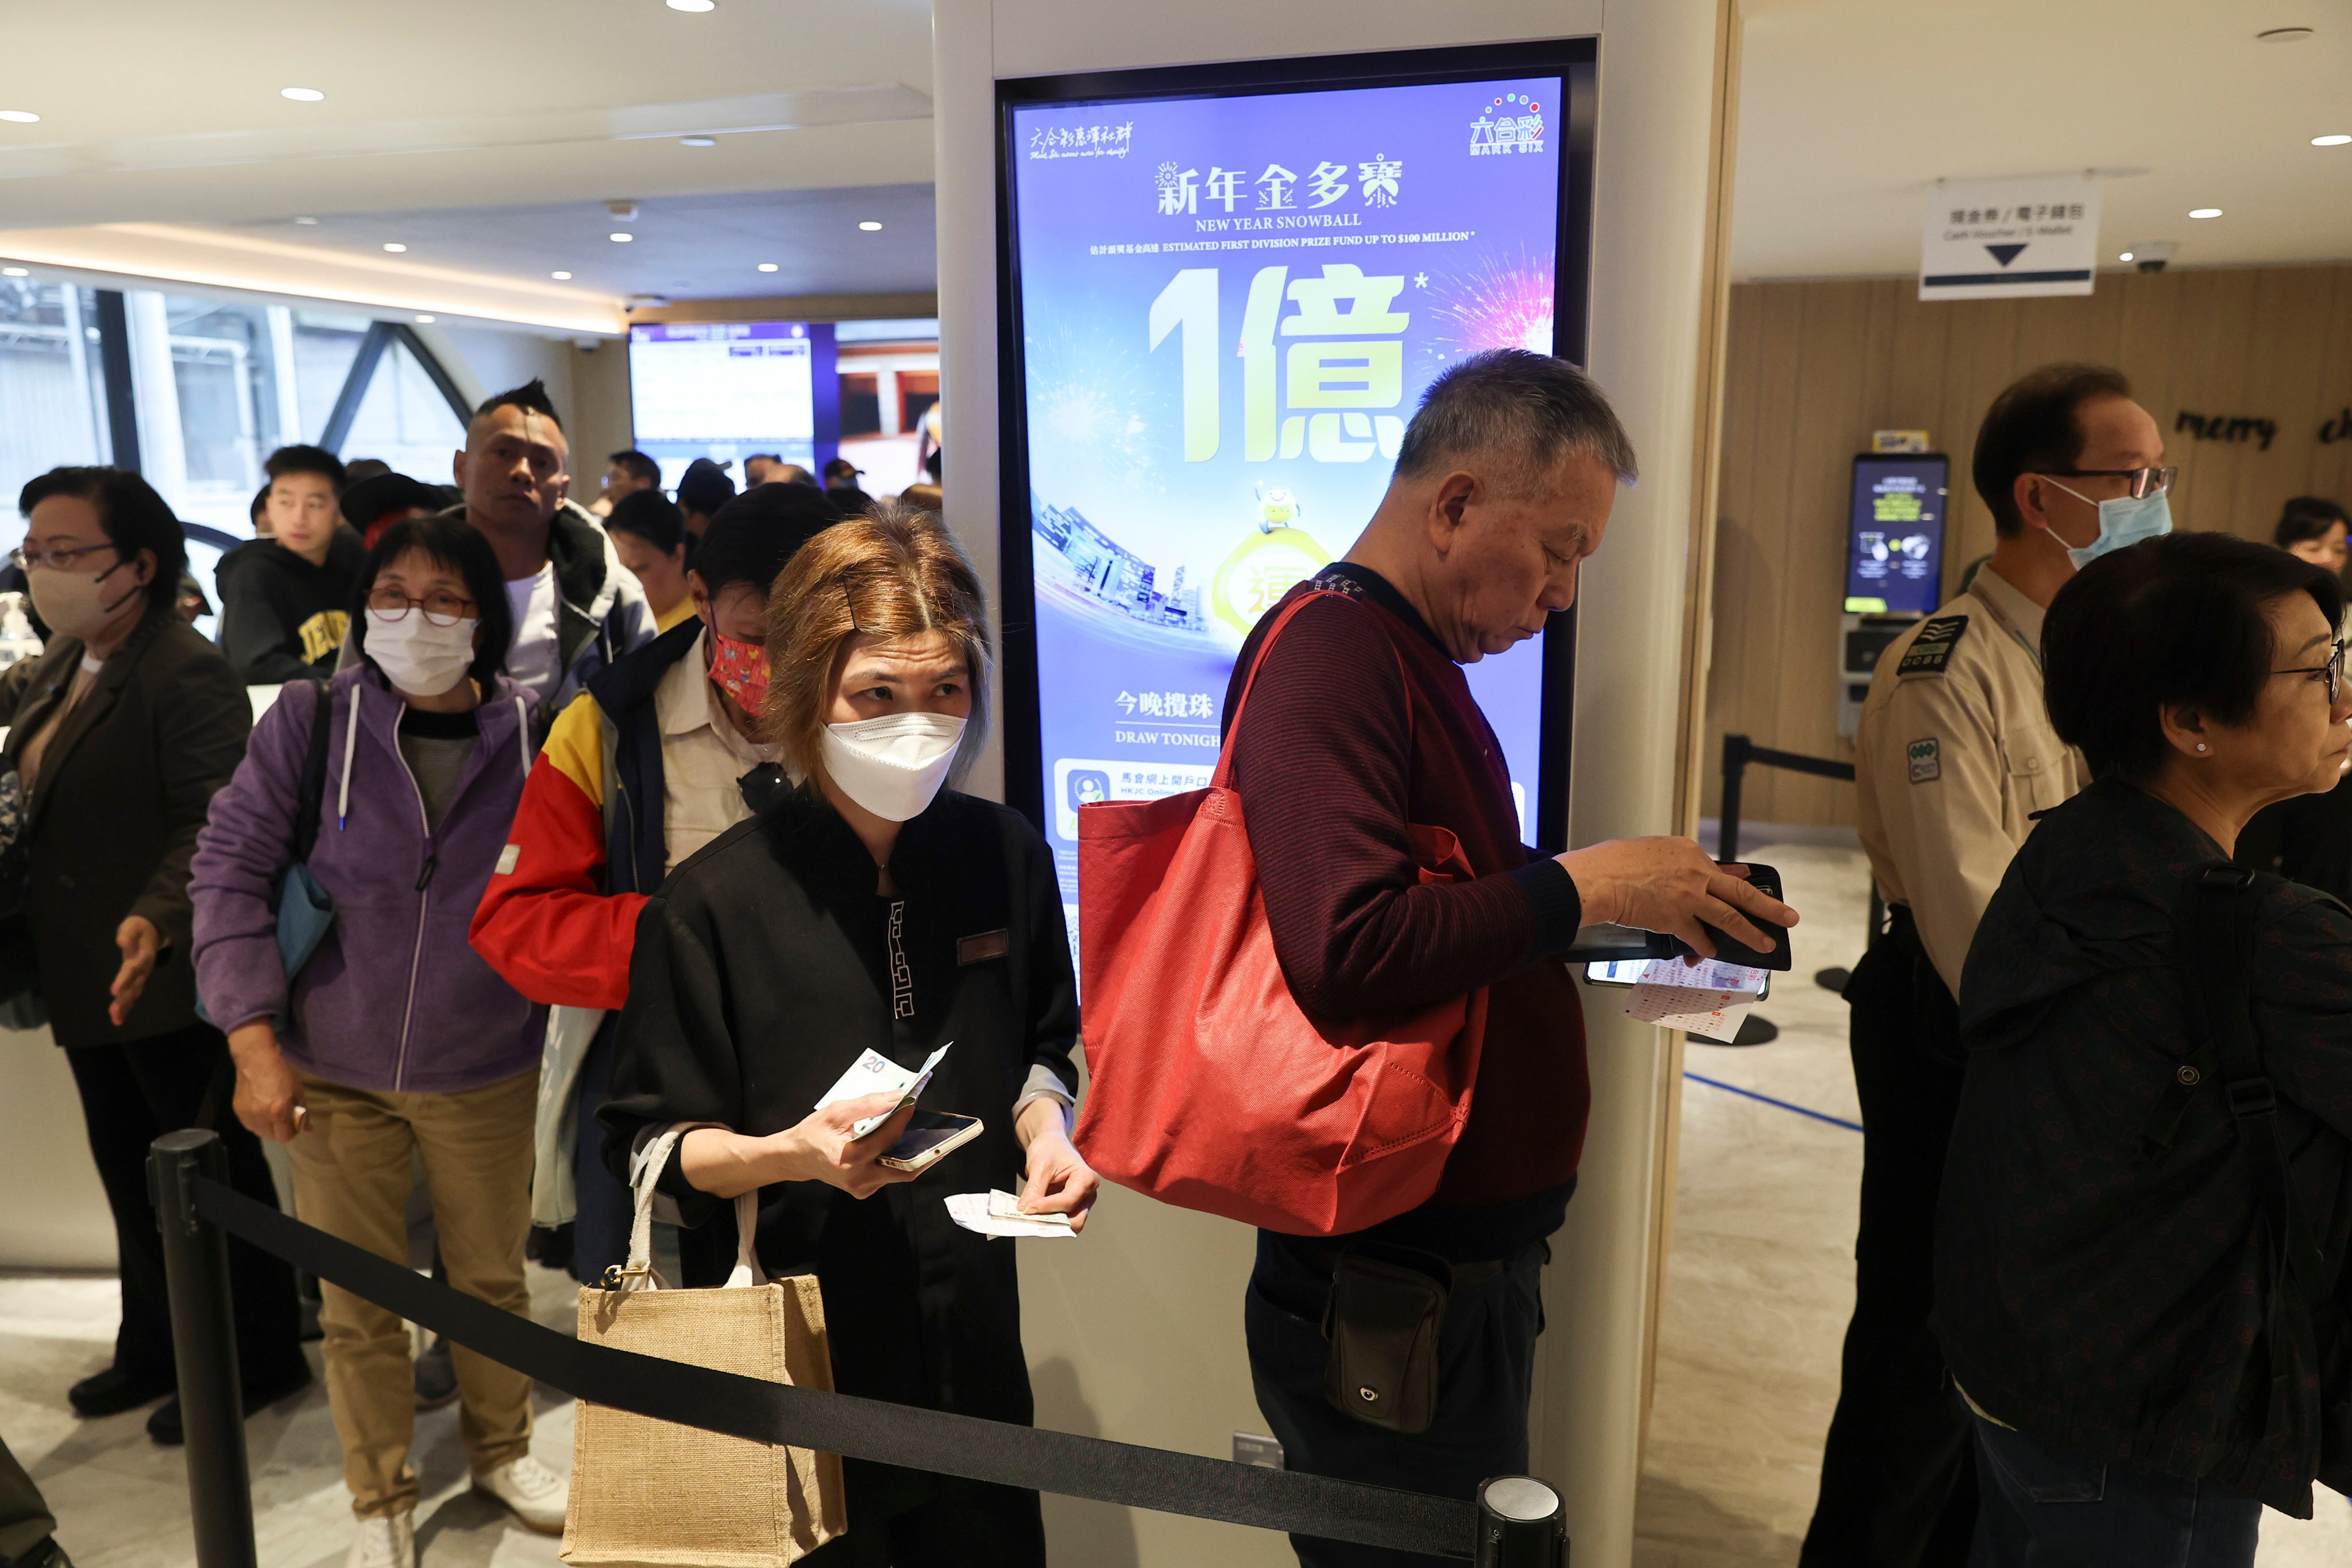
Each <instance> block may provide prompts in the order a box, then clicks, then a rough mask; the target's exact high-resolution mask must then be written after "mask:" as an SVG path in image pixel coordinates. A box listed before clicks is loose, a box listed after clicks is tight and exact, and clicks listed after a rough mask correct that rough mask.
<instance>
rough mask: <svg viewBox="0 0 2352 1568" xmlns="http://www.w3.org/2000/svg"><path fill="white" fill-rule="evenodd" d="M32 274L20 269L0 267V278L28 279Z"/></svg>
mask: <svg viewBox="0 0 2352 1568" xmlns="http://www.w3.org/2000/svg"><path fill="white" fill-rule="evenodd" d="M31 276H32V273H31V272H30V271H29V270H27V269H26V268H22V267H0V278H30V277H31Z"/></svg>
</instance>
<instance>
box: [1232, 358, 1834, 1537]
mask: <svg viewBox="0 0 2352 1568" xmlns="http://www.w3.org/2000/svg"><path fill="white" fill-rule="evenodd" d="M1633 476H1634V458H1633V444H1632V443H1631V442H1630V441H1629V440H1628V439H1627V438H1626V436H1625V432H1624V429H1623V427H1622V426H1621V425H1619V423H1618V421H1617V416H1616V415H1615V414H1614V413H1613V412H1612V410H1611V409H1610V407H1609V404H1608V401H1607V399H1606V398H1604V397H1603V396H1602V395H1601V391H1600V389H1599V388H1598V387H1597V386H1595V385H1594V384H1593V383H1592V382H1591V379H1590V378H1588V377H1587V376H1586V375H1585V374H1583V373H1582V372H1581V371H1580V370H1578V369H1577V368H1576V367H1575V366H1573V365H1571V364H1570V363H1567V362H1566V361H1564V360H1557V359H1551V358H1548V357H1546V356H1543V355H1539V354H1532V353H1524V352H1521V351H1517V350H1500V351H1496V352H1495V353H1487V354H1483V355H1480V356H1478V357H1477V358H1475V359H1472V360H1469V361H1466V362H1465V363H1463V364H1460V365H1458V366H1456V367H1454V369H1453V370H1451V371H1449V372H1447V373H1446V374H1444V376H1441V377H1440V378H1439V379H1438V380H1437V381H1436V382H1435V383H1434V384H1433V385H1432V386H1431V387H1430V389H1429V391H1428V393H1427V395H1425V396H1424V397H1423V401H1422V405H1421V408H1420V411H1419V412H1418V413H1417V414H1416V415H1415V416H1414V418H1413V421H1412V426H1411V427H1410V428H1408V429H1407V430H1406V432H1405V437H1404V443H1403V446H1402V448H1401V449H1400V450H1399V452H1398V455H1397V464H1396V472H1395V475H1394V477H1393V478H1392V479H1391V481H1390V484H1389V489H1388V493H1387V495H1386V496H1385V497H1384V498H1383V499H1382V500H1381V505H1380V508H1379V510H1377V511H1376V512H1374V514H1373V516H1372V521H1371V522H1370V526H1368V527H1367V528H1366V529H1365V530H1364V532H1363V535H1362V537H1361V538H1360V539H1358V540H1357V541H1356V543H1355V545H1354V547H1353V548H1351V549H1350V550H1349V552H1348V553H1347V555H1346V556H1345V557H1344V558H1343V559H1342V560H1340V561H1339V562H1338V563H1334V564H1333V565H1331V566H1329V567H1328V568H1326V569H1325V570H1324V571H1323V572H1321V573H1319V574H1317V575H1316V576H1315V577H1313V578H1310V579H1309V580H1308V581H1307V582H1305V583H1302V584H1299V585H1298V586H1297V588H1294V589H1292V590H1291V593H1290V595H1286V597H1285V598H1284V600H1283V601H1282V604H1278V605H1275V606H1274V607H1273V608H1272V609H1269V610H1268V611H1267V612H1266V615H1265V617H1264V618H1263V619H1262V620H1261V621H1260V622H1259V623H1258V626H1257V630H1256V631H1255V632H1254V633H1252V634H1251V637H1250V638H1249V641H1248V642H1247V643H1246V644H1245V645H1244V647H1243V649H1242V655H1241V658H1239V659H1238V660H1237V661H1236V662H1235V664H1234V684H1233V686H1232V687H1231V688H1230V689H1229V690H1228V691H1227V694H1226V699H1225V711H1226V712H1228V713H1231V712H1233V711H1234V710H1235V709H1236V708H1237V707H1239V706H1240V697H1241V683H1242V681H1243V680H1244V679H1245V678H1246V675H1247V672H1248V670H1249V668H1250V665H1251V663H1252V661H1253V660H1254V659H1255V657H1256V653H1257V648H1258V644H1259V642H1260V641H1261V639H1262V638H1263V637H1264V636H1265V630H1266V628H1267V627H1268V626H1271V625H1272V624H1273V622H1274V620H1275V617H1276V616H1277V615H1278V614H1279V613H1280V612H1281V609H1282V607H1283V605H1287V604H1288V603H1289V602H1290V601H1291V599H1293V598H1296V597H1297V596H1299V595H1307V594H1320V595H1323V596H1322V597H1320V598H1318V599H1317V600H1316V601H1315V602H1314V603H1312V604H1310V605H1307V606H1306V607H1305V608H1304V609H1302V610H1300V611H1299V613H1298V615H1297V616H1296V617H1294V618H1293V619H1292V621H1291V622H1290V624H1289V626H1287V627H1286V628H1285V630H1284V632H1283V634H1282V637H1280V639H1279V640H1278V641H1276V644H1275V646H1274V649H1273V651H1272V653H1271V654H1269V655H1268V657H1267V658H1266V662H1265V668H1264V669H1262V670H1261V671H1260V672H1259V674H1258V678H1257V685H1256V687H1255V689H1254V690H1252V692H1251V693H1250V699H1249V711H1248V716H1247V720H1246V721H1245V722H1244V724H1243V725H1242V726H1241V728H1240V729H1239V730H1238V731H1236V732H1235V733H1234V735H1233V737H1232V746H1233V783H1234V788H1236V789H1237V790H1239V791H1240V793H1241V797H1242V805H1243V816H1244V820H1245V821H1246V823H1247V824H1248V831H1249V839H1250V848H1251V850H1252V851H1253V853H1254V854H1255V856H1256V858H1257V868H1258V877H1259V880H1260V884H1261V886H1262V888H1263V890H1264V894H1265V914H1266V923H1267V924H1268V926H1269V927H1270V928H1271V929H1272V932H1273V937H1274V943H1275V950H1276V954H1277V955H1278V956H1279V957H1280V959H1281V961H1282V969H1283V974H1284V976H1285V978H1286V979H1287V980H1288V981H1289V983H1290V989H1291V993H1292V994H1293V995H1294V996H1295V997H1297V1001H1298V1004H1299V1005H1300V1006H1301V1007H1303V1008H1304V1009H1306V1011H1307V1013H1308V1014H1310V1015H1311V1016H1314V1017H1316V1018H1317V1019H1318V1020H1321V1021H1324V1022H1327V1023H1339V1022H1343V1021H1347V1020H1351V1019H1357V1018H1363V1017H1377V1016H1384V1015H1394V1014H1397V1013H1401V1012H1406V1011H1411V1010H1417V1009H1420V1008H1423V1007H1427V1006H1429V1005H1433V1004H1434V1003H1437V1002H1439V1001H1441V1000H1443V999H1444V998H1447V997H1450V996H1456V995H1460V994H1463V993H1465V992H1468V991H1472V990H1475V989H1476V988H1478V987H1480V986H1485V987H1486V988H1487V996H1488V1010H1487V1016H1486V1037H1485V1045H1484V1048H1483V1051H1482V1054H1481V1056H1480V1058H1479V1064H1478V1079H1477V1084H1476V1087H1475V1092H1474V1094H1473V1096H1472V1100H1471V1108H1470V1118H1469V1121H1468V1123H1467V1124H1466V1125H1465V1127H1464V1129H1463V1131H1462V1136H1461V1139H1460V1141H1459V1142H1457V1143H1456V1144H1455V1146H1454V1151H1453V1152H1452V1154H1451V1155H1450V1157H1449V1158H1448V1159H1447V1161H1446V1164H1445V1172H1444V1177H1443V1178H1442V1179H1441V1181H1440V1182H1439V1184H1438V1188H1437V1192H1436V1194H1435V1195H1434V1196H1433V1198H1432V1199H1431V1200H1430V1201H1429V1202H1428V1203H1426V1204H1424V1205H1422V1206H1421V1207H1420V1208H1417V1209H1414V1210H1412V1212H1410V1213H1408V1214H1403V1215H1398V1216H1397V1217H1396V1218H1394V1219H1391V1220H1388V1221H1384V1222H1383V1223H1381V1224H1380V1225H1378V1226H1373V1227H1372V1228H1370V1230H1366V1231H1362V1232H1359V1233H1357V1234H1356V1235H1353V1236H1345V1237H1332V1238H1328V1239H1307V1238H1302V1237H1290V1236H1281V1235H1277V1234H1276V1233H1274V1232H1271V1231H1261V1232H1259V1233H1258V1252H1257V1267H1256V1268H1255V1271H1254V1272H1253V1274H1252V1276H1251V1279H1250V1290H1249V1298H1248V1303H1247V1331H1248V1340H1249V1354H1250V1370H1251V1374H1252V1378H1253V1381H1254V1382H1255V1386H1256V1393H1257V1400H1258V1407H1259V1408H1260V1409H1261V1410H1262V1411H1264V1412H1265V1417H1266V1420H1267V1421H1268V1423H1270V1424H1271V1425H1272V1426H1273V1428H1274V1432H1275V1436H1277V1437H1278V1438H1280V1439H1281V1442H1282V1446H1283V1454H1284V1458H1285V1461H1286V1464H1287V1465H1288V1467H1289V1468H1292V1469H1296V1470H1307V1471H1311V1472H1314V1473H1316V1474H1318V1475H1329V1476H1340V1477H1345V1478H1347V1479H1353V1480H1361V1481H1371V1482H1376V1483H1380V1484H1382V1485H1387V1486H1393V1487H1402V1488H1406V1489H1412V1490H1416V1491H1424V1492H1438V1493H1446V1494H1451V1495H1454V1496H1458V1497H1465V1498H1466V1497H1468V1496H1470V1495H1471V1493H1472V1491H1473V1489H1475V1487H1476V1486H1477V1484H1478V1482H1479V1481H1481V1480H1483V1479H1486V1478H1487V1477H1489V1476H1496V1475H1505V1474H1514V1473H1517V1472H1521V1471H1524V1470H1525V1469H1526V1468H1527V1465H1528V1394H1529V1390H1530V1378H1531V1374H1532V1372H1533V1368H1534V1361H1535V1342H1536V1335H1537V1333H1538V1331H1539V1330H1540V1328H1541V1326H1542V1322H1543V1309H1542V1305H1541V1300H1540V1285H1541V1270H1542V1267H1543V1263H1544V1260H1545V1259H1546V1258H1548V1257H1549V1246H1548V1244H1547V1242H1546V1239H1545V1238H1546V1237H1549V1236H1550V1234H1551V1233H1552V1232H1553V1231H1554V1230H1556V1229H1558V1228H1559V1225H1560V1222H1561V1220H1562V1219H1563V1218H1565V1217H1566V1214H1567V1209H1568V1200H1569V1194H1570V1193H1571V1192H1572V1191H1574V1189H1575V1186H1576V1169H1577V1161H1578V1157H1579V1156H1580V1153H1581V1152H1582V1151H1583V1145H1584V1125H1585V1119H1586V1115H1587V1112H1588V1111H1589V1110H1590V1108H1591V1087H1590V1084H1589V1083H1588V1081H1587V1079H1586V1076H1585V1061H1584V1023H1583V1015H1582V1012H1581V1010H1580V1002H1579V998H1578V996H1577V991H1576V984H1575V983H1574V982H1573V981H1572V980H1570V978H1569V975H1568V972H1567V969H1566V968H1565V966H1564V965H1562V964H1561V963H1559V962H1558V961H1557V956H1558V954H1559V953H1560V952H1564V951H1566V950H1567V948H1568V947H1569V946H1570V943H1572V942H1574V941H1575V938H1576V932H1577V930H1578V928H1579V927H1580V926H1584V925H1593V924H1599V923H1601V922H1602V921H1617V922H1620V923H1622V924H1627V925H1633V926H1639V927H1643V928H1644V929H1647V930H1651V931H1671V932H1673V933H1675V935H1678V936H1680V937H1682V938H1683V939H1684V940H1685V941H1686V942H1689V943H1690V944H1691V945H1692V946H1693V947H1695V948H1697V949H1698V950H1699V951H1701V952H1713V951H1714V949H1713V945H1712V943H1710V942H1708V940H1707V938H1706V933H1705V932H1704V931H1701V930H1700V929H1699V927H1700V922H1701V921H1704V922H1706V924H1709V925H1712V926H1715V927H1717V929H1719V930H1722V931H1726V932H1727V933H1729V934H1730V935H1731V936H1733V937H1734V938H1735V939H1737V940H1738V941H1741V942H1748V943H1750V944H1752V945H1755V946H1759V947H1763V946H1769V945H1770V943H1769V942H1768V941H1767V940H1766V939H1765V937H1764V936H1763V934H1762V933H1761V932H1759V931H1757V930H1756V928H1755V927H1754V926H1752V925H1751V924H1749V922H1748V920H1747V919H1746V918H1745V917H1744V916H1743V914H1742V912H1741V911H1743V910H1744V911H1746V914H1747V915H1753V916H1755V917H1756V918H1758V919H1759V920H1769V921H1777V922H1779V923H1780V924H1783V925H1788V924H1793V923H1795V921H1796V918H1797V917H1796V912H1795V911H1794V910H1790V909H1789V908H1788V907H1787V906H1786V905H1783V904H1781V903H1780V902H1778V901H1777V900H1772V899H1769V898H1767V897H1765V896H1764V895H1763V894H1762V893H1760V892H1759V891H1757V890H1756V889H1752V888H1750V887H1749V886H1748V884H1747V883H1746V881H1744V880H1743V879H1741V878H1740V877H1738V876H1737V875H1734V874H1732V873H1729V872H1727V871H1725V870H1724V869H1722V868H1719V867H1717V865H1715V863H1714V862H1712V861H1710V860H1708V859H1707V858H1706V856H1705V855H1703V854H1701V853H1700V851H1699V848H1698V846H1697V845H1696V844H1694V843H1692V842H1691V841H1690V840H1688V839H1686V838H1637V839H1626V840H1621V841H1617V842H1613V843H1607V844H1599V845H1594V846H1592V847H1589V848H1585V849H1579V850H1575V851H1572V852H1570V853H1569V854H1566V855H1560V856H1558V857H1548V856H1544V855H1541V854H1539V853H1538V852H1537V851H1535V850H1532V849H1529V848H1527V847H1525V846H1523V845H1522V844H1521V843H1520V842H1519V837H1518V816H1517V809H1516V807H1515V805H1514V804H1513V801H1512V795H1511V785H1510V777H1509V774H1508V773H1507V771H1506V768H1505V765H1504V761H1503V756H1502V751H1501V748H1500V747H1499V746H1498V745H1497V744H1496V740H1495V734H1494V731H1493V730H1491V729H1490V728H1489V727H1488V726H1487V723H1486V715H1485V714H1484V713H1482V712H1480V711H1479V709H1478V705H1477V703H1476V702H1475V700H1473V699H1472V697H1471V695H1470V689H1469V684H1468V682H1467V681H1466V680H1465V679H1464V678H1463V674H1462V669H1461V666H1463V665H1465V664H1470V663H1474V662H1475V661H1476V660H1478V659H1480V658H1486V656H1487V655H1489V654H1497V653H1501V652H1503V651H1504V650H1505V649H1507V648H1508V647H1511V646H1513V645H1514V644H1516V643H1518V642H1521V641H1524V640H1525V639H1527V638H1528V637H1533V636H1535V635H1536V634H1537V633H1538V632H1539V631H1541V630H1542V629H1543V627H1544V623H1545V620H1546V617H1548V616H1550V615H1552V614H1554V613H1556V612H1558V611H1560V610H1564V609H1566V608H1568V606H1569V605H1570V604H1571V603H1573V602H1574V600H1575V598H1576V584H1577V570H1578V567H1579V565H1580V563H1581V562H1582V561H1583V560H1584V558H1585V557H1586V556H1588V555H1590V554H1591V553H1592V552H1594V551H1595V550H1598V549H1599V548H1600V547H1601V534H1602V532H1603V531H1605V530H1606V528H1607V527H1608V523H1609V511H1610V507H1611V505H1612V502H1613V501H1614V500H1615V499H1616V491H1617V487H1618V485H1619V484H1620V483H1621V482H1630V481H1631V480H1632V479H1633ZM1414 824H1423V825H1434V826H1442V827H1445V828H1449V829H1451V830H1452V831H1453V833H1454V836H1455V837H1457V838H1459V839H1460V840H1461V843H1462V848H1463V852H1464V854H1465V856H1466V857H1467V858H1468V860H1469V863H1470V866H1471V868H1472V870H1473V871H1474V872H1475V873H1476V875H1475V878H1474V879H1471V880H1468V881H1458V882H1447V883H1429V884H1424V883H1423V882H1422V880H1421V877H1420V872H1419V868H1418V866H1417V863H1416V862H1415V860H1414V858H1413V854H1412V842H1411V837H1410V832H1409V829H1410V827H1411V826H1412V825H1414ZM1349 1254H1355V1255H1358V1256H1360V1257H1370V1258H1373V1259H1376V1260H1379V1261H1381V1262H1384V1263H1389V1264H1396V1265H1402V1266H1404V1267H1406V1268H1414V1269H1417V1270H1419V1271H1421V1272H1423V1273H1426V1274H1429V1275H1431V1276H1432V1277H1433V1278H1435V1279H1438V1280H1440V1281H1441V1282H1444V1283H1446V1284H1448V1285H1449V1286H1450V1288H1451V1294H1450V1297H1449V1299H1448V1300H1447V1303H1446V1306H1445V1311H1444V1325H1443V1330H1442V1332H1441V1335H1440V1338H1439V1342H1438V1347H1437V1402H1436V1409H1435V1414H1434V1417H1433V1419H1432V1420H1431V1422H1430V1423H1429V1425H1428V1427H1427V1429H1426V1430H1423V1431H1421V1432H1418V1433H1414V1434H1410V1435H1408V1434H1405V1433H1402V1432H1398V1431H1392V1430H1389V1429H1387V1428H1385V1427H1383V1426H1374V1425H1371V1424H1369V1423H1368V1422H1366V1421H1363V1420H1360V1419H1358V1418H1357V1417H1356V1416H1354V1415H1350V1414H1348V1413H1346V1412H1344V1411H1342V1410H1341V1409H1339V1408H1335V1407H1334V1405H1332V1403H1330V1401H1328V1399H1327V1398H1326V1396H1325V1392H1324V1368H1325V1362H1326V1359H1327V1356H1328V1352H1329V1348H1330V1347H1329V1344H1328V1342H1327V1339H1326V1336H1325V1326H1326V1325H1325V1316H1326V1312H1325V1309H1326V1307H1327V1305H1328V1301H1329V1298H1330V1294H1331V1276H1332V1271H1333V1269H1334V1268H1337V1267H1339V1266H1341V1264H1342V1260H1343V1259H1344V1258H1346V1257H1347V1256H1348V1255H1349ZM1332 1327H1333V1329H1334V1331H1337V1330H1338V1329H1339V1325H1336V1324H1335V1325H1332ZM1292 1544H1293V1545H1294V1546H1295V1547H1296V1548H1297V1552H1298V1556H1299V1561H1300V1562H1301V1563H1304V1564H1306V1565H1307V1568H1374V1565H1380V1568H1390V1565H1402V1564H1407V1563H1415V1564H1417V1563H1436V1562H1438V1561H1440V1560H1439V1559H1436V1558H1424V1557H1421V1556H1418V1555H1414V1554H1410V1553H1402V1552H1391V1551H1384V1550H1380V1549H1375V1548H1370V1547H1361V1546H1348V1545H1342V1544H1339V1543H1338V1542H1328V1541H1321V1540H1317V1539H1312V1538H1309V1537H1304V1536H1294V1537H1293V1538H1292Z"/></svg>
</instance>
